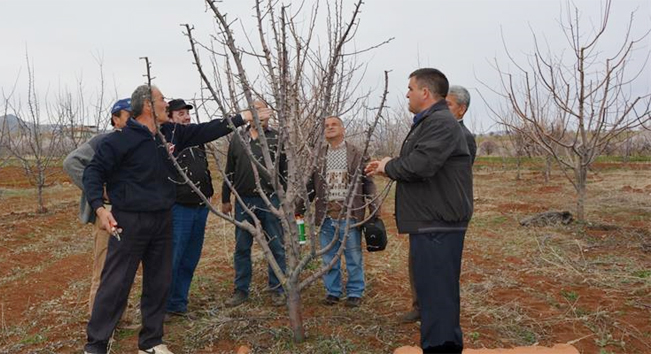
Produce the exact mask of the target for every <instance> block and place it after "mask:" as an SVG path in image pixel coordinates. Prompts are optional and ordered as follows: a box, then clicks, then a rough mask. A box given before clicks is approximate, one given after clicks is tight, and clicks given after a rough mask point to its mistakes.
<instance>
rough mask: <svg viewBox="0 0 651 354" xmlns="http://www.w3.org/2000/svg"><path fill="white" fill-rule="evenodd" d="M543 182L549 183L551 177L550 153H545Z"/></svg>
mask: <svg viewBox="0 0 651 354" xmlns="http://www.w3.org/2000/svg"><path fill="white" fill-rule="evenodd" d="M544 175H545V183H549V181H550V180H551V177H552V157H551V156H550V155H545V171H544Z"/></svg>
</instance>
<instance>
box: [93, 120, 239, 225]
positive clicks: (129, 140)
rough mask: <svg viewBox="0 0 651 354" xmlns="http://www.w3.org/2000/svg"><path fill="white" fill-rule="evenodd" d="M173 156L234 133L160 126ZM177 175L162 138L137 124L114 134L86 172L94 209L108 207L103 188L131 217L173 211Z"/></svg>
mask: <svg viewBox="0 0 651 354" xmlns="http://www.w3.org/2000/svg"><path fill="white" fill-rule="evenodd" d="M232 120H233V124H235V126H236V127H237V126H240V125H243V124H244V120H243V119H242V117H241V116H240V115H237V116H235V117H234V118H232ZM160 130H161V133H163V135H164V136H165V139H167V141H168V142H169V143H171V144H174V151H176V152H180V151H182V150H183V149H185V148H186V147H189V146H194V145H199V144H204V143H207V142H209V141H212V140H215V139H217V138H219V137H221V136H224V135H227V134H228V133H230V132H231V131H232V130H231V129H230V128H229V127H228V121H227V120H225V119H224V120H213V121H210V122H208V123H202V124H189V125H182V124H175V123H165V124H162V125H161V126H160ZM177 176H178V175H177V171H176V168H175V167H174V165H173V163H172V161H171V159H170V158H169V156H168V154H167V147H166V146H164V145H163V143H162V141H161V140H160V138H159V137H158V135H153V134H152V133H151V131H150V130H149V128H147V127H146V126H144V125H142V124H140V123H139V122H138V121H136V120H135V119H129V121H128V122H127V125H126V127H124V128H123V129H121V130H118V131H115V132H113V133H110V134H109V135H108V136H107V137H106V138H105V139H104V140H103V141H102V142H101V144H100V145H99V147H98V149H97V152H96V153H95V156H94V157H93V160H92V161H91V162H90V164H89V165H88V167H86V170H85V171H84V177H83V183H84V191H86V198H88V203H89V204H90V205H91V207H92V210H97V209H98V208H99V207H101V206H103V200H102V193H103V186H104V184H106V190H107V193H108V197H109V200H110V201H111V204H112V206H113V208H114V209H116V210H123V211H131V212H149V211H162V210H168V209H170V208H171V207H172V205H173V204H174V201H175V199H176V185H175V183H174V182H173V181H174V180H175V179H176V178H177Z"/></svg>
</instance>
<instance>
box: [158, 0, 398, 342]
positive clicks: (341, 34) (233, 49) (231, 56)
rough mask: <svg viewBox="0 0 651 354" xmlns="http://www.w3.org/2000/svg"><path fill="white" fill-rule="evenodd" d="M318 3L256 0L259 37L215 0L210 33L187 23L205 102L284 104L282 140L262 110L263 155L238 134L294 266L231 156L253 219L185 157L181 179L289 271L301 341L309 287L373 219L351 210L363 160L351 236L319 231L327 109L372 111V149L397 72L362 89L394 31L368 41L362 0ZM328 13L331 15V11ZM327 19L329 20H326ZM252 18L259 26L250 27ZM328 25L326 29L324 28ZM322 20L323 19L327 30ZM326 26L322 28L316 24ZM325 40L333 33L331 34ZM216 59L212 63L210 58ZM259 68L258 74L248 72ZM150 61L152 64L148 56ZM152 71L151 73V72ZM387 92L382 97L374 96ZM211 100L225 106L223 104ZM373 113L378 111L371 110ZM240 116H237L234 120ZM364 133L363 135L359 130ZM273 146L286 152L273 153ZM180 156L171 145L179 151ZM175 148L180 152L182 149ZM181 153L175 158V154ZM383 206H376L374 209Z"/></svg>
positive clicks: (219, 108)
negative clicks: (266, 181) (375, 54)
mask: <svg viewBox="0 0 651 354" xmlns="http://www.w3.org/2000/svg"><path fill="white" fill-rule="evenodd" d="M320 4H322V3H319V2H317V3H315V4H314V5H313V6H312V7H308V6H307V5H306V4H301V5H300V6H299V7H295V5H282V4H280V3H279V2H277V1H273V0H269V1H262V0H256V1H254V2H253V9H254V21H255V23H256V26H257V28H256V30H257V33H256V34H255V37H257V39H254V38H252V37H250V36H252V34H251V33H255V32H250V31H246V33H245V34H242V36H243V40H242V43H245V44H244V45H243V46H242V45H241V44H240V42H239V41H237V40H236V38H238V39H242V38H240V37H238V36H237V35H236V28H238V27H239V26H242V28H244V25H243V24H242V23H241V21H240V20H239V19H233V18H230V17H229V16H228V15H227V14H226V13H224V11H223V10H222V9H221V8H220V6H221V3H220V2H218V1H213V0H206V5H207V8H208V9H209V12H211V13H212V15H213V16H214V19H215V23H216V27H217V33H216V34H215V35H213V36H212V37H211V40H210V41H209V43H204V42H200V41H198V40H197V39H196V38H195V36H194V34H193V30H194V28H193V27H192V26H190V25H187V24H186V25H183V27H184V33H185V35H186V36H187V38H188V40H189V42H190V50H191V53H192V56H193V60H194V63H195V65H196V68H197V71H198V73H199V76H200V77H201V81H202V85H203V87H202V94H201V96H202V100H203V101H202V102H198V103H197V105H200V106H202V107H204V109H205V111H206V112H207V113H209V115H210V116H212V115H214V113H215V111H216V112H220V113H221V115H222V116H224V117H227V118H226V119H229V120H230V118H228V117H230V116H231V115H232V114H234V113H237V112H240V111H241V108H240V107H243V108H249V109H252V107H254V105H253V103H254V101H255V100H263V101H265V102H266V103H267V104H268V105H269V106H270V107H271V108H272V109H273V111H274V112H275V117H274V121H273V125H274V127H275V128H276V129H277V130H278V141H277V144H276V145H274V146H271V145H270V142H269V141H267V138H266V136H265V134H264V131H263V128H262V127H261V124H260V119H259V117H258V115H257V113H256V111H255V110H252V111H253V113H254V114H253V118H254V122H255V123H256V124H255V126H256V128H255V129H258V133H259V140H260V146H261V148H262V157H261V158H259V157H257V156H254V154H253V152H252V149H251V145H250V142H249V140H248V139H245V138H244V137H243V136H242V131H241V130H240V131H238V132H236V133H235V134H234V137H233V138H232V139H240V143H241V144H242V145H243V146H244V150H245V152H246V154H247V155H248V157H249V160H250V161H251V173H252V174H253V175H254V176H255V182H256V185H257V187H258V188H257V190H258V191H259V196H260V198H261V199H262V200H263V201H264V203H265V204H266V207H267V208H268V210H269V212H270V213H272V214H273V215H274V216H276V217H278V219H279V220H280V223H281V226H282V229H283V233H284V247H285V255H286V263H287V266H286V270H285V271H283V270H282V269H281V267H280V266H279V264H278V263H277V262H276V260H275V258H274V256H273V254H272V252H271V249H270V247H269V245H268V240H267V238H266V236H265V231H264V230H263V229H262V225H261V222H260V220H258V218H257V217H256V216H255V213H254V211H253V210H252V209H251V208H249V207H248V206H247V205H246V203H244V201H243V199H242V197H241V196H240V195H239V194H238V192H237V190H235V189H234V188H233V186H232V184H231V183H230V181H229V180H228V178H226V176H225V175H224V172H223V168H222V166H223V165H224V163H223V161H221V159H220V158H219V155H218V154H215V155H213V156H215V160H216V164H217V166H218V168H219V170H220V171H221V173H222V177H223V179H224V180H225V181H226V183H227V185H228V187H229V188H230V189H231V192H232V194H233V196H234V198H235V201H236V203H238V204H239V205H240V207H241V208H242V209H243V211H244V213H246V214H247V215H248V216H249V217H250V218H251V219H252V220H253V222H252V223H251V222H248V221H243V222H242V221H238V220H236V219H235V218H234V217H233V216H231V215H228V214H224V213H222V212H221V210H220V208H216V207H214V206H213V205H211V204H210V201H209V200H208V199H207V198H205V196H203V195H202V194H201V191H200V190H199V189H198V188H197V187H196V186H194V185H192V182H191V181H190V180H189V179H188V178H187V176H185V174H184V173H183V170H182V169H181V168H180V166H179V165H178V164H176V163H175V165H176V167H177V170H178V171H179V173H180V175H181V182H182V183H188V184H189V185H190V186H191V188H192V189H193V190H194V191H195V193H197V194H198V195H200V196H201V197H202V199H203V200H204V202H206V204H207V205H208V207H209V209H210V210H211V212H213V213H215V214H216V215H218V216H219V217H221V218H223V219H225V220H227V221H228V222H230V223H232V224H233V225H235V226H236V227H239V228H243V229H245V230H247V231H248V232H250V233H251V234H252V235H253V236H254V239H255V240H256V243H257V244H258V245H260V246H261V248H262V250H263V253H264V255H265V258H266V260H267V261H268V262H269V265H270V266H271V268H272V269H273V271H274V272H275V274H276V276H277V277H278V279H279V280H280V283H281V285H282V287H283V289H284V290H285V294H286V295H287V307H288V317H289V322H290V327H291V329H292V331H293V338H294V340H295V341H297V342H301V341H303V340H304V339H305V330H304V328H303V318H302V301H301V292H302V290H304V289H305V288H307V287H308V286H310V285H311V284H312V283H314V282H315V281H317V280H319V279H320V278H321V276H322V275H323V274H324V273H325V272H326V271H328V270H329V269H330V268H332V266H333V265H334V264H335V262H336V261H337V259H339V258H340V257H341V255H342V254H343V252H344V248H345V245H346V238H347V235H348V231H349V230H350V228H352V227H358V226H361V225H362V224H363V223H364V222H365V221H366V220H355V219H353V218H352V217H351V215H352V211H353V209H352V205H353V198H354V197H355V193H358V192H356V190H357V188H355V187H356V184H357V182H358V181H360V180H361V179H362V178H366V177H365V176H364V175H363V168H364V166H362V162H361V161H360V164H359V166H357V167H356V169H355V173H354V175H353V176H350V180H349V188H348V193H347V196H346V199H345V201H344V202H343V203H344V204H345V205H346V206H347V207H346V208H345V209H344V210H345V211H343V212H342V213H345V214H343V215H341V217H342V218H346V219H348V220H350V222H348V223H346V227H345V230H344V231H345V236H344V240H343V241H342V242H338V238H336V237H335V238H333V241H332V242H331V243H330V244H329V245H327V246H326V247H321V246H320V244H319V242H318V240H319V238H318V235H319V227H318V226H317V225H320V224H321V221H320V220H315V215H314V212H313V210H312V209H311V208H309V207H307V208H304V206H305V204H306V201H308V200H309V199H310V194H311V192H312V191H311V190H308V184H309V182H310V176H311V175H312V171H316V170H317V167H318V166H317V164H318V163H319V162H318V160H317V156H318V155H319V151H320V150H321V149H322V148H323V147H324V146H325V144H326V142H325V139H324V134H323V129H324V128H323V122H324V120H325V118H326V117H329V116H332V115H337V116H347V115H350V116H352V118H357V117H358V116H363V115H366V116H367V117H369V119H368V120H367V121H368V125H367V126H366V130H365V131H364V132H363V133H362V134H361V135H362V136H363V138H362V139H357V142H358V143H359V144H358V145H360V148H362V151H363V152H364V154H367V153H368V150H369V144H370V140H371V137H372V136H373V131H374V129H375V127H376V125H377V122H378V121H379V120H380V118H381V117H383V111H384V105H385V101H386V96H387V92H388V88H387V87H388V73H387V72H384V79H385V81H384V91H383V92H382V93H381V94H377V95H371V93H360V92H359V91H360V90H359V86H360V82H361V79H362V77H363V72H364V70H363V68H364V65H362V64H359V63H358V62H357V61H356V59H357V58H358V57H359V56H360V55H361V54H363V53H365V52H367V51H370V50H372V49H374V48H377V47H378V46H380V45H382V44H384V43H387V42H388V41H389V40H390V39H389V40H387V41H384V42H381V43H376V44H374V45H372V46H370V47H368V48H363V49H358V48H356V47H355V46H354V43H353V37H354V36H355V33H356V32H357V29H358V27H359V24H360V20H359V15H360V8H361V5H362V1H361V0H359V1H357V2H356V3H355V4H353V5H352V8H351V14H350V16H349V17H346V16H345V15H344V9H345V8H346V6H344V2H343V1H341V0H338V1H333V2H328V3H327V4H325V8H320V7H319V6H320ZM323 13H325V16H324V15H323ZM320 20H325V21H324V22H325V23H321V22H320ZM249 28H250V27H249ZM323 28H325V29H323ZM317 29H319V30H318V31H317ZM317 32H318V33H321V34H325V40H324V38H320V37H319V36H317V34H316V33H317ZM321 41H323V42H321ZM202 59H206V60H207V62H208V64H204V63H203V60H202ZM245 68H249V69H251V68H255V69H256V70H251V72H253V74H251V73H250V72H247V71H246V70H245ZM148 69H149V66H148ZM148 76H149V77H151V76H150V75H148ZM373 99H376V100H378V102H377V103H375V104H372V103H371V102H372V100H373ZM209 106H213V107H216V108H214V110H213V112H211V111H210V109H209V108H206V107H209ZM370 117H372V118H370ZM231 123H232V122H231ZM358 138H359V137H358ZM272 149H277V150H276V151H277V152H279V153H277V154H275V158H272V156H273V155H274V154H272ZM281 155H285V156H286V158H287V173H286V176H282V174H281V173H279V158H280V156H281ZM170 156H171V152H170ZM172 158H173V156H172ZM173 160H174V161H175V159H173ZM263 175H264V176H271V177H270V179H271V184H272V188H273V191H274V192H273V193H274V194H275V195H277V196H278V198H279V200H280V205H279V206H278V207H276V206H274V204H273V203H272V202H271V200H270V197H269V196H268V195H266V194H265V193H264V192H263V191H264V190H265V189H264V188H263V187H262V179H261V176H263ZM389 187H390V184H389V185H387V187H386V188H385V189H384V190H383V191H380V192H379V193H378V195H377V196H376V197H375V198H368V199H367V201H366V203H367V205H365V207H369V206H370V205H372V204H373V205H374V204H378V205H379V203H380V202H381V200H382V199H383V198H384V197H385V196H386V194H387V193H388V191H389ZM298 210H301V211H302V212H304V213H305V224H306V228H305V231H306V238H307V244H306V245H303V246H301V244H300V243H299V232H298V228H297V225H296V220H295V215H296V212H297V211H298ZM377 212H378V210H377V209H374V210H371V211H370V212H369V215H368V216H367V218H366V219H368V218H370V217H371V216H372V215H374V214H376V213H377ZM333 249H334V250H336V256H335V257H334V259H333V260H332V261H331V262H330V263H329V264H322V265H321V266H320V267H318V268H317V269H316V270H314V269H313V267H308V265H310V264H311V263H312V261H314V260H320V258H321V256H322V255H323V254H325V253H326V252H329V251H330V250H333Z"/></svg>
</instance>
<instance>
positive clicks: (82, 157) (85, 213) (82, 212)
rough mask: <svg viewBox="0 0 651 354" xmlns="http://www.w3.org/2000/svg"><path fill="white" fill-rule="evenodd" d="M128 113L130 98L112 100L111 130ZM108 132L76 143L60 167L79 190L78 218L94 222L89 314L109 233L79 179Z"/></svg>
mask: <svg viewBox="0 0 651 354" xmlns="http://www.w3.org/2000/svg"><path fill="white" fill-rule="evenodd" d="M130 116H131V99H130V98H125V99H121V100H119V101H117V102H115V104H114V105H113V107H112V108H111V125H112V126H113V129H116V130H119V129H122V128H123V127H124V126H125V125H126V124H127V120H128V119H129V117H130ZM108 134H111V133H103V134H98V135H96V136H94V137H93V138H92V139H90V140H89V141H87V142H85V143H84V144H82V145H80V146H79V147H78V148H77V149H75V150H74V151H73V152H71V153H70V154H68V156H67V157H66V159H65V160H64V161H63V169H64V170H65V171H66V173H67V174H68V175H69V176H70V178H71V179H72V181H73V182H74V184H75V185H76V186H77V187H79V188H80V189H81V199H80V200H79V221H81V222H82V223H83V224H95V227H94V228H93V236H94V238H95V246H94V247H93V276H92V278H91V283H90V297H89V300H88V313H89V314H90V313H91V311H92V310H93V303H94V302H95V294H96V293H97V288H98V287H99V281H100V278H101V275H102V270H103V269H104V260H105V259H106V250H107V249H108V241H109V237H110V235H109V233H108V232H107V231H106V230H104V229H102V228H101V227H100V226H101V225H100V224H99V223H98V222H96V220H95V219H96V218H95V212H94V211H93V210H92V208H91V207H90V205H89V204H88V201H87V200H86V194H85V193H84V186H83V183H82V181H81V180H82V176H83V175H84V169H85V168H86V166H87V165H88V164H89V163H90V161H91V160H92V159H93V156H95V150H96V149H97V146H98V145H99V143H100V142H101V141H102V139H104V138H105V137H106V136H107V135H108ZM125 313H126V312H125Z"/></svg>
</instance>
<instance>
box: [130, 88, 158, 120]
mask: <svg viewBox="0 0 651 354" xmlns="http://www.w3.org/2000/svg"><path fill="white" fill-rule="evenodd" d="M155 88H156V86H151V89H150V87H149V85H140V86H138V87H137V88H136V89H135V90H134V91H133V93H132V94H131V115H132V116H133V117H139V116H140V115H141V114H142V110H143V108H144V107H145V101H149V102H151V92H152V91H153V90H154V89H155Z"/></svg>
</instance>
